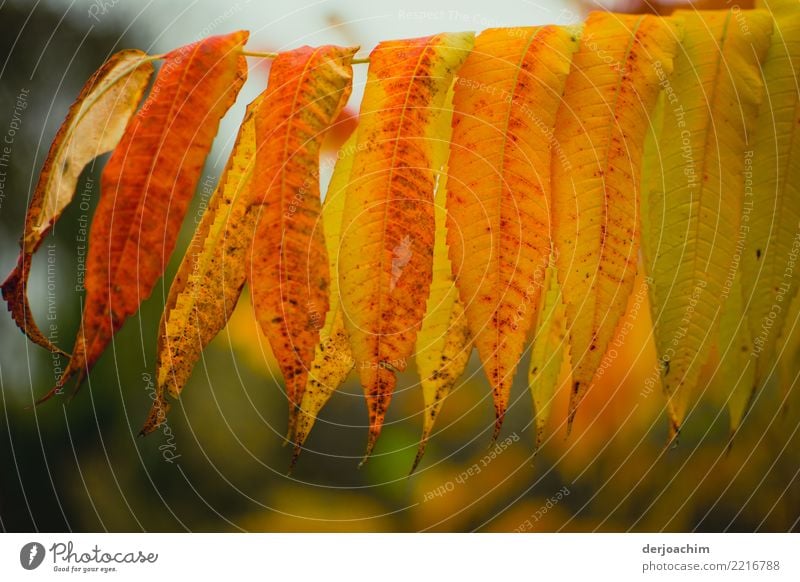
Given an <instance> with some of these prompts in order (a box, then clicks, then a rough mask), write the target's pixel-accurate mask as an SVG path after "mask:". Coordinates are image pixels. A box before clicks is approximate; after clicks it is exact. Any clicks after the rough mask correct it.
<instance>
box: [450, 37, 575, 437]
mask: <svg viewBox="0 0 800 582" xmlns="http://www.w3.org/2000/svg"><path fill="white" fill-rule="evenodd" d="M575 48H576V41H575V37H574V36H573V33H572V32H571V31H570V30H568V29H566V28H562V27H558V26H544V27H538V28H515V29H491V30H487V31H484V32H483V33H481V34H480V35H479V36H478V39H477V41H476V44H475V50H474V51H473V52H472V53H471V54H470V56H469V58H468V59H467V61H466V63H464V66H463V67H462V69H461V71H460V72H459V78H458V80H457V82H456V90H455V98H454V108H455V112H454V115H453V139H452V146H451V153H450V162H449V176H448V188H449V192H448V195H447V219H448V222H447V239H448V244H449V247H450V257H451V260H452V262H453V269H454V272H455V275H456V284H457V286H458V289H459V295H460V297H461V302H462V303H463V304H464V306H465V309H466V314H467V321H468V322H469V329H470V332H471V335H472V337H473V338H474V341H475V347H476V348H477V350H478V354H479V355H480V358H481V361H482V362H483V369H484V371H485V373H486V376H487V377H488V379H489V382H490V384H491V386H492V391H493V396H494V406H495V415H496V422H495V429H494V436H495V438H496V437H497V435H498V433H499V431H500V427H501V426H502V422H503V418H504V415H505V411H506V408H507V406H508V399H509V393H510V390H511V383H512V381H513V378H514V372H515V371H516V368H517V364H518V362H519V359H520V357H521V355H522V351H523V348H524V346H525V341H526V338H527V334H528V330H529V329H530V327H531V325H532V323H533V321H535V320H536V309H537V306H538V302H539V294H540V289H541V285H542V280H543V278H544V270H545V268H546V266H547V263H548V259H549V257H550V253H551V244H550V173H551V145H555V144H556V142H553V141H552V137H553V127H554V124H555V118H556V111H557V110H558V107H559V103H560V102H561V93H562V90H563V88H564V83H565V80H566V77H567V74H568V72H569V63H570V59H571V56H572V52H573V51H574V50H575ZM554 158H556V156H555V154H554ZM554 163H555V164H558V160H557V158H556V159H555V161H554Z"/></svg>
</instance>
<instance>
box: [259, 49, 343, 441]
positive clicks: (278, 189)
mask: <svg viewBox="0 0 800 582" xmlns="http://www.w3.org/2000/svg"><path fill="white" fill-rule="evenodd" d="M356 50H357V48H341V47H336V46H323V47H319V48H311V47H303V48H299V49H296V50H293V51H289V52H285V53H280V54H279V55H278V57H277V58H276V59H275V60H274V61H273V63H272V67H271V68H270V73H269V84H268V87H267V91H266V94H265V96H264V105H263V106H262V107H261V108H259V110H258V112H257V113H256V116H255V128H256V143H257V147H258V151H257V154H256V167H255V172H254V177H253V188H254V192H253V196H254V204H257V205H259V206H260V209H259V212H258V213H257V217H256V234H255V237H254V239H253V242H252V248H251V255H250V256H251V259H250V270H249V272H248V280H249V283H250V290H251V292H252V297H253V307H254V309H255V314H256V318H257V319H258V322H259V325H260V326H261V329H262V330H263V331H264V334H265V335H266V336H267V337H268V338H269V342H270V345H271V346H272V351H273V353H274V354H275V357H276V359H277V360H278V364H279V365H280V368H281V372H282V373H283V377H284V380H285V382H286V395H287V398H288V400H289V438H292V435H293V432H294V425H295V419H296V416H297V408H298V407H299V406H300V404H301V401H302V397H303V390H304V389H305V385H306V379H307V376H308V369H309V367H310V366H311V363H312V361H313V359H314V348H315V346H316V345H317V344H318V343H319V337H320V335H319V330H320V328H321V327H322V326H323V322H324V317H325V314H326V313H327V312H328V287H329V282H330V275H329V272H328V259H327V252H326V250H325V238H324V228H323V225H322V222H321V220H320V206H321V204H320V193H319V152H320V146H321V144H322V138H323V137H324V135H325V132H326V131H327V130H328V128H329V127H330V126H331V124H332V123H333V122H334V121H335V120H336V119H337V117H338V115H339V113H340V112H341V111H342V109H343V108H344V106H345V104H346V103H347V99H348V97H349V96H350V91H351V83H352V78H353V71H352V67H351V64H350V61H351V60H352V58H353V55H354V54H355V52H356Z"/></svg>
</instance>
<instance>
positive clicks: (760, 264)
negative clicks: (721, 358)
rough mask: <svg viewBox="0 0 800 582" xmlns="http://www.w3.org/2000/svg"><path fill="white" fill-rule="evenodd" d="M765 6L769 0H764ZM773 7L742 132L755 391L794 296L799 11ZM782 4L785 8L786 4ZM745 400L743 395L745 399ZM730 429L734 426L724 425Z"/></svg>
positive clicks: (799, 200)
mask: <svg viewBox="0 0 800 582" xmlns="http://www.w3.org/2000/svg"><path fill="white" fill-rule="evenodd" d="M770 4H772V2H771V3H770ZM793 4H794V6H793V8H794V10H792V11H789V10H786V11H785V12H784V11H781V8H783V6H781V5H780V4H779V3H776V6H774V7H773V10H777V12H776V16H777V20H776V22H775V32H774V34H773V35H772V38H771V43H770V46H769V49H768V51H767V55H766V58H765V59H764V68H763V78H764V86H765V95H764V99H763V100H762V101H761V107H760V109H759V113H758V119H759V122H758V123H757V124H755V126H754V127H753V128H752V129H753V131H754V137H753V138H752V139H750V137H749V136H750V134H748V147H750V144H752V150H749V151H748V152H747V157H746V163H745V164H746V168H745V172H746V173H745V189H744V208H743V215H742V220H743V221H744V222H746V224H743V226H746V227H747V228H748V233H747V241H746V249H745V250H744V252H743V254H742V292H743V293H744V301H745V303H746V304H747V310H746V312H745V311H744V310H742V311H741V313H742V314H744V313H746V317H747V319H748V323H749V326H750V334H751V336H752V340H753V342H754V344H753V355H754V356H755V358H754V363H755V367H756V375H755V378H754V381H753V385H752V388H751V390H752V391H753V392H754V391H755V390H756V389H758V388H760V387H762V386H764V385H765V383H766V382H767V379H768V378H769V377H770V375H771V374H772V372H773V369H774V367H775V363H776V361H777V353H776V345H777V338H778V336H779V335H780V334H781V331H782V330H783V328H784V326H785V325H786V322H787V319H786V315H787V313H788V307H789V304H790V302H791V300H792V298H793V297H795V296H796V295H797V293H798V284H797V273H796V272H795V271H796V269H797V261H798V253H799V252H800V234H798V225H800V131H798V130H797V127H798V126H799V125H800V88H798V86H799V84H800V7H799V6H798V4H797V3H796V2H795V3H793ZM787 7H788V5H787ZM752 397H753V395H751V396H750V397H749V398H748V400H750V399H751V398H752ZM732 428H734V429H735V426H732Z"/></svg>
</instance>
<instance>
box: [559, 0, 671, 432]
mask: <svg viewBox="0 0 800 582" xmlns="http://www.w3.org/2000/svg"><path fill="white" fill-rule="evenodd" d="M677 41H678V38H677V34H676V30H675V29H674V28H673V24H672V22H670V21H669V20H668V19H662V18H658V17H655V16H649V15H646V16H627V15H619V14H609V13H606V12H593V13H592V14H590V15H589V18H588V19H587V20H586V24H585V27H584V30H583V36H582V38H581V44H580V47H579V49H578V52H577V53H575V56H574V58H573V61H572V72H571V73H570V75H569V77H568V78H567V84H566V87H565V89H564V100H563V103H562V105H561V108H560V109H559V112H558V116H557V118H556V130H555V143H558V144H559V145H560V148H561V150H562V152H563V161H564V163H556V162H555V157H556V154H555V152H554V165H553V212H552V216H553V238H554V243H555V247H556V251H557V254H556V265H557V267H558V278H559V283H560V285H561V290H562V293H563V296H564V304H565V305H566V316H567V327H568V329H569V333H570V344H571V348H572V350H571V353H572V362H573V385H572V393H571V396H570V422H571V421H572V419H573V418H574V415H575V411H576V410H577V407H578V404H579V403H580V400H581V399H582V398H583V395H584V394H585V392H586V390H587V389H588V388H589V385H590V384H591V382H592V380H593V378H594V375H595V372H596V370H597V368H598V366H599V365H600V362H601V361H602V359H603V356H604V354H605V352H606V348H607V347H608V344H609V342H610V341H611V339H612V338H613V335H614V329H615V328H616V325H617V323H618V322H619V320H620V318H621V317H622V315H623V314H624V313H625V307H626V305H627V302H628V296H629V295H630V293H631V291H632V290H633V282H634V278H635V276H636V263H637V259H638V252H639V193H640V190H641V184H640V176H641V166H642V150H643V148H644V139H645V135H646V132H647V130H648V128H649V119H650V111H651V109H652V108H653V106H654V105H655V102H656V98H657V97H658V93H659V90H660V87H659V81H660V80H661V77H660V76H659V75H662V76H663V75H666V74H669V72H670V71H671V70H672V58H673V56H674V55H675V51H676V49H677V46H678V45H677Z"/></svg>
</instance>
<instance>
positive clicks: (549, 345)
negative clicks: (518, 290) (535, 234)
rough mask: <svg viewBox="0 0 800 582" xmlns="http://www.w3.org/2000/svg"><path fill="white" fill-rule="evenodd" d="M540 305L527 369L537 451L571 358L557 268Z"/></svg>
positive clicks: (551, 272)
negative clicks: (565, 366)
mask: <svg viewBox="0 0 800 582" xmlns="http://www.w3.org/2000/svg"><path fill="white" fill-rule="evenodd" d="M540 305H541V307H540V308H539V320H538V322H537V324H536V335H535V336H534V339H533V347H532V348H531V361H530V366H529V368H528V387H529V388H530V391H531V396H532V398H533V407H534V413H535V415H536V416H535V420H536V446H537V448H538V447H539V446H540V445H541V444H542V442H543V440H544V432H545V428H546V427H547V421H548V420H549V418H550V410H551V407H552V403H553V399H554V397H555V393H556V388H557V387H558V386H560V385H561V380H562V369H563V368H564V362H565V361H568V357H569V353H568V347H569V344H568V343H567V322H566V313H565V308H564V302H563V301H562V299H561V288H560V287H559V286H558V273H557V272H556V267H555V266H554V265H551V266H549V267H547V271H546V273H545V279H544V290H543V292H542V293H541V297H540Z"/></svg>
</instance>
